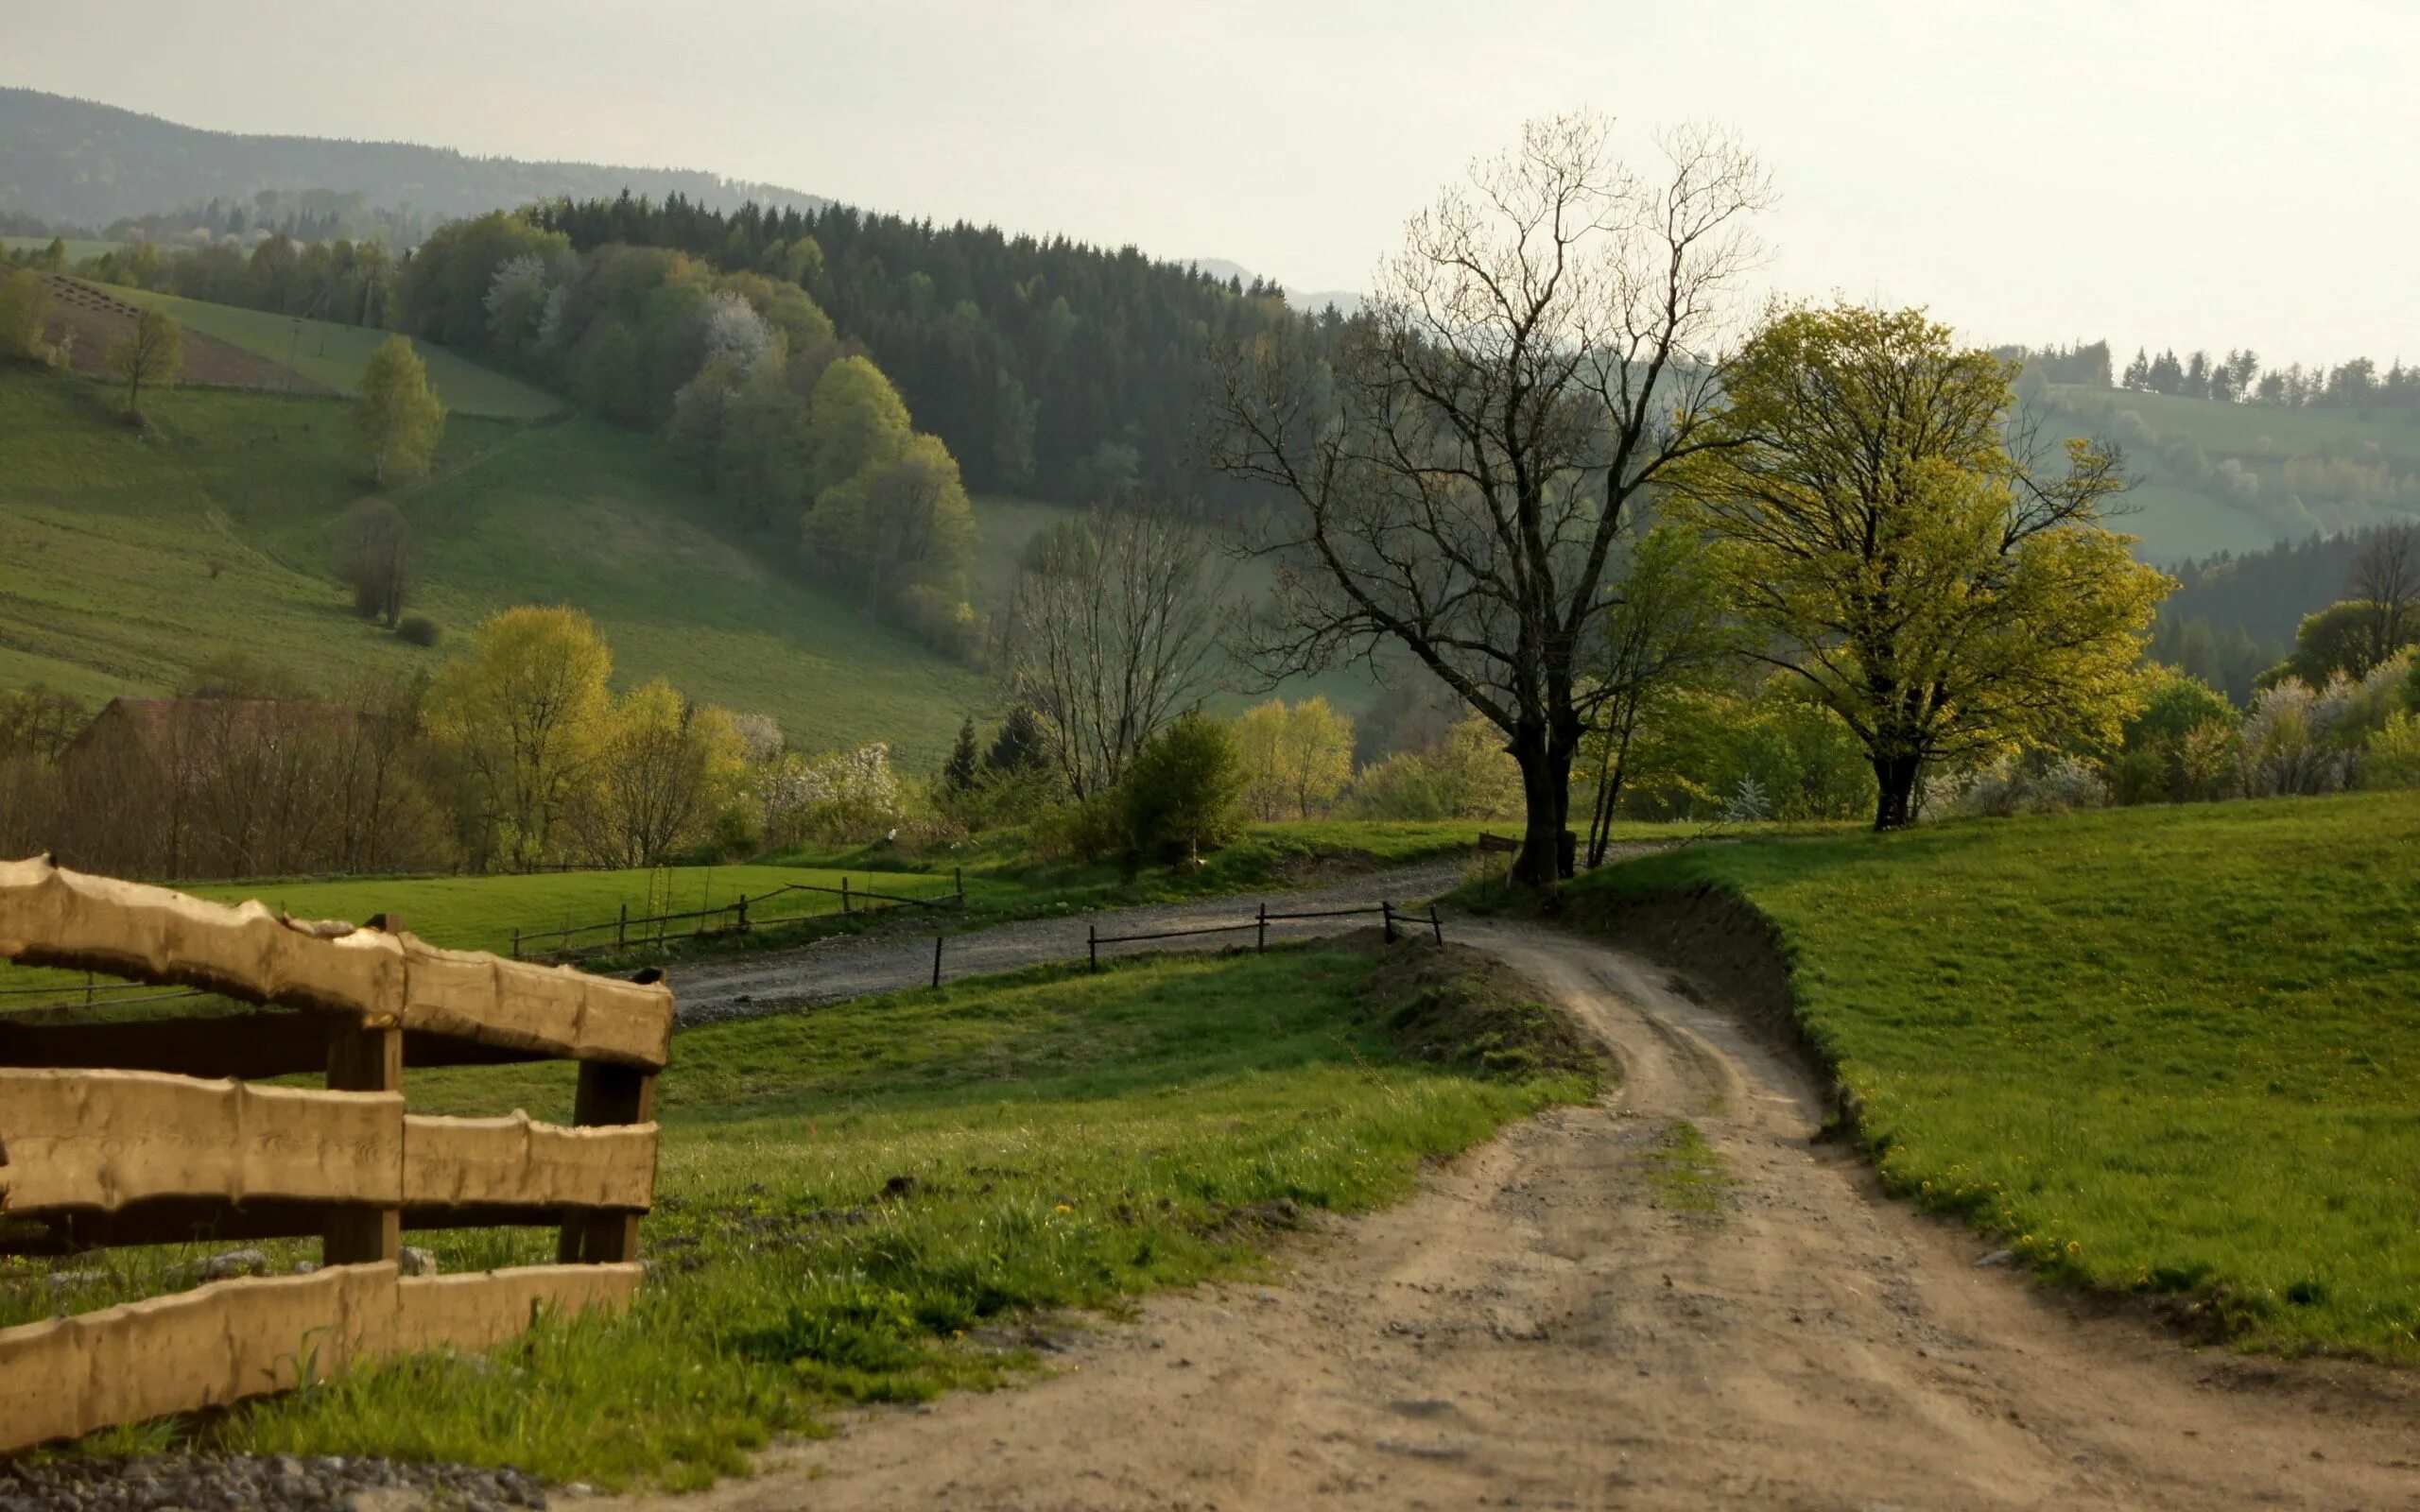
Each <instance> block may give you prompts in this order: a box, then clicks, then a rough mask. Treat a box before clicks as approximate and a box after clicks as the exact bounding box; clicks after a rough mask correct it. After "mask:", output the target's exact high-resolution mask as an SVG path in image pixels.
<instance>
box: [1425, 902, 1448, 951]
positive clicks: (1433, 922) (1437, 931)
mask: <svg viewBox="0 0 2420 1512" xmlns="http://www.w3.org/2000/svg"><path fill="white" fill-rule="evenodd" d="M1428 928H1429V932H1430V933H1431V934H1434V935H1435V936H1437V943H1438V944H1440V945H1443V944H1444V943H1445V925H1444V921H1443V920H1442V919H1439V918H1438V917H1437V905H1436V904H1435V903H1430V904H1429V905H1428Z"/></svg>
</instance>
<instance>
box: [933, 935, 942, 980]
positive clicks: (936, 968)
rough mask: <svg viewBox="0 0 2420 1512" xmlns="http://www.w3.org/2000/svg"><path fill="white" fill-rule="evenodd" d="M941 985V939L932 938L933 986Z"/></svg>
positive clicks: (939, 937)
mask: <svg viewBox="0 0 2420 1512" xmlns="http://www.w3.org/2000/svg"><path fill="white" fill-rule="evenodd" d="M941 985H942V937H941V936H939V935H936V936H933V986H935V987H939V986H941Z"/></svg>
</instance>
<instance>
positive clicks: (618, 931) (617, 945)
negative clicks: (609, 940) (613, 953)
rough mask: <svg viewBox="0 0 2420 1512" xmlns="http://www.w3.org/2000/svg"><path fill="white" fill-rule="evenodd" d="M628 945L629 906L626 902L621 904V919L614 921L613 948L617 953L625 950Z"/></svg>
mask: <svg viewBox="0 0 2420 1512" xmlns="http://www.w3.org/2000/svg"><path fill="white" fill-rule="evenodd" d="M630 943H631V905H630V903H629V902H628V901H627V900H626V901H625V902H623V904H622V917H621V918H619V919H614V949H615V950H617V951H618V950H627V949H628V948H629V947H630Z"/></svg>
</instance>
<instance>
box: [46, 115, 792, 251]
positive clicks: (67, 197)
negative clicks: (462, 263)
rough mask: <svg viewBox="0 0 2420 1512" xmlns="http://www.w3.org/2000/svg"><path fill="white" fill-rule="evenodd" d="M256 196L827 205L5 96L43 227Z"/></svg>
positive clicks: (773, 191) (755, 187)
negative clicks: (317, 193) (292, 193)
mask: <svg viewBox="0 0 2420 1512" xmlns="http://www.w3.org/2000/svg"><path fill="white" fill-rule="evenodd" d="M264 189H283V190H302V189H334V190H338V191H352V192H358V193H360V194H362V195H364V196H366V197H367V198H369V200H370V201H371V203H372V204H376V205H385V206H406V205H408V206H411V207H412V208H414V209H417V210H420V211H423V212H424V213H428V214H431V215H438V216H443V217H452V216H457V215H479V214H482V213H484V212H486V211H490V210H499V209H507V208H510V207H511V206H514V205H520V204H527V202H529V201H530V200H533V199H545V198H553V197H555V196H558V195H570V196H573V197H574V198H586V197H590V196H603V197H604V198H609V199H610V198H613V197H614V196H615V195H618V194H620V193H621V192H622V191H623V190H624V189H628V190H629V191H630V192H631V194H632V195H646V196H648V198H654V199H659V200H660V199H662V198H665V197H666V196H667V195H673V194H679V195H683V196H685V197H686V198H688V199H690V200H691V201H693V202H695V203H699V204H702V205H706V206H709V207H712V208H715V209H726V210H727V209H736V208H737V207H738V206H740V205H741V204H744V203H746V202H748V201H750V200H754V201H755V202H757V203H759V204H767V205H774V206H790V205H795V206H798V207H799V208H801V209H807V208H811V207H813V206H816V205H821V204H823V203H826V201H824V200H822V199H821V198H817V197H816V196H814V195H809V194H804V193H802V192H800V191H798V190H796V189H787V188H784V187H782V186H781V185H779V184H767V183H745V182H741V181H739V180H732V179H725V178H723V177H722V176H721V175H719V174H714V173H702V172H697V171H694V170H689V169H681V168H636V167H616V166H612V165H609V164H604V163H524V162H520V161H518V160H516V159H512V158H479V157H470V156H467V155H465V154H463V153H460V152H455V151H451V150H448V149H446V148H443V147H428V146H415V145H413V144H410V143H403V142H345V141H335V140H330V139H327V138H321V137H304V136H242V135H237V134H235V133H233V132H228V131H204V130H200V129H196V128H193V127H189V126H179V125H177V124H176V123H175V122H172V121H164V120H162V119H160V118H159V117H158V116H156V115H145V114H142V113H140V112H134V111H127V110H120V109H118V108H116V107H115V106H111V105H103V104H99V103H97V102H95V101H92V100H78V99H70V98H67V97H66V96H64V95H60V94H43V93H42V92H40V91H38V90H29V89H0V207H5V208H7V209H9V210H16V211H22V212H25V213H26V214H28V215H35V216H38V217H40V218H42V219H43V220H48V221H58V222H66V223H71V224H76V225H84V226H94V227H100V226H106V225H108V224H109V223H110V222H112V221H113V220H116V219H118V218H119V217H120V216H128V215H147V214H150V213H152V212H155V211H161V210H166V209H169V208H171V207H173V206H177V205H182V204H186V203H190V202H194V201H199V200H203V199H210V198H223V199H234V200H249V199H250V198H251V197H252V196H253V195H254V194H256V193H258V192H259V191H261V190H264Z"/></svg>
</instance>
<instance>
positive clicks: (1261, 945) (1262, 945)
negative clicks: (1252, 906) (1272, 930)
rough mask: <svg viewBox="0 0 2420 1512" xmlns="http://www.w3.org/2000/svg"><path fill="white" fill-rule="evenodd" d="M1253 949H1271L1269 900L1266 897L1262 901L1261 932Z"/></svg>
mask: <svg viewBox="0 0 2420 1512" xmlns="http://www.w3.org/2000/svg"><path fill="white" fill-rule="evenodd" d="M1253 949H1254V950H1256V951H1266V950H1268V949H1269V902H1268V901H1267V900H1266V899H1264V900H1262V902H1261V905H1260V933H1259V935H1258V936H1257V937H1256V939H1255V942H1254V943H1253Z"/></svg>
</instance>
